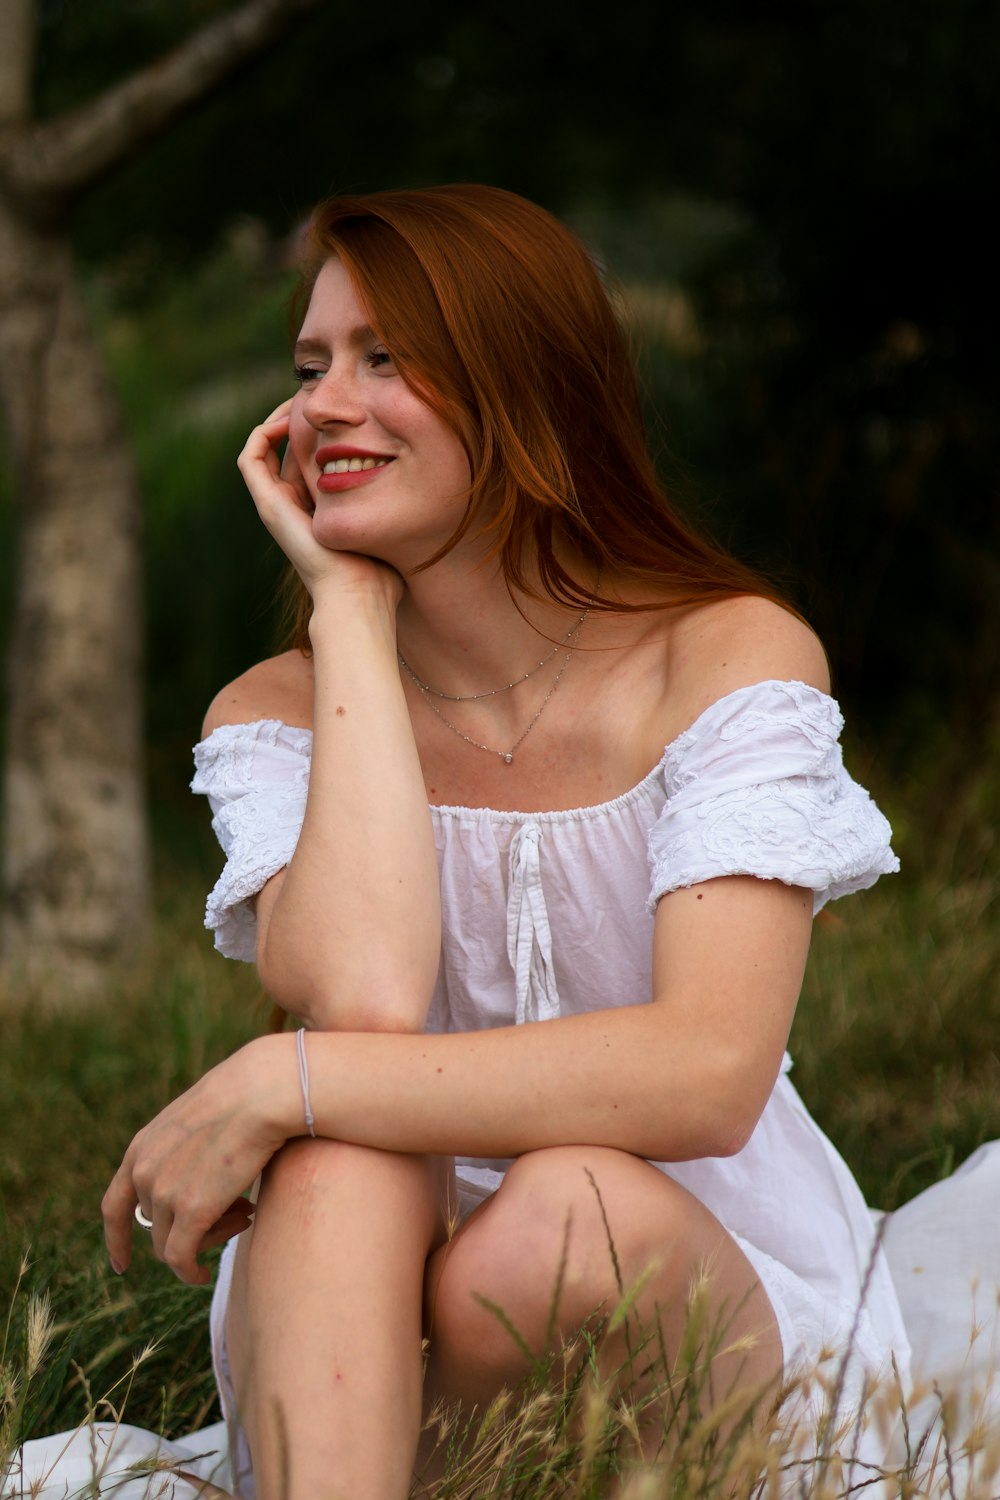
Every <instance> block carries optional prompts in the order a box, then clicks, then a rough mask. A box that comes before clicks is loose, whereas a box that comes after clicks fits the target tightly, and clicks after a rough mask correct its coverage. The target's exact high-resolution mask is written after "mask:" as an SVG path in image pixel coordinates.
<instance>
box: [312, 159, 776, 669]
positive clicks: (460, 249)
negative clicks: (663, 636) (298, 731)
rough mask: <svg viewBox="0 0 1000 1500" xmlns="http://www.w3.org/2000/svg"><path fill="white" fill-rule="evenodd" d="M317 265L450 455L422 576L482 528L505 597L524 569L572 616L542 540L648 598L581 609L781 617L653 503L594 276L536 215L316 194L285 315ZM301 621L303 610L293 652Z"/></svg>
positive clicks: (643, 449) (574, 597)
mask: <svg viewBox="0 0 1000 1500" xmlns="http://www.w3.org/2000/svg"><path fill="white" fill-rule="evenodd" d="M334 256H335V257H337V258H339V259H340V260H341V261H342V262H343V264H344V266H345V267H346V269H347V271H348V274H349V275H350V277H351V279H352V281H353V282H354V285H355V288H356V290H357V292H358V295H359V298H360V300H361V301H362V303H363V304H364V305H365V307H366V309H367V315H368V317H369V319H370V321H371V323H372V326H373V328H374V330H375V331H376V333H377V334H378V337H379V338H380V339H382V340H384V342H385V344H386V345H387V347H388V348H389V350H390V351H391V353H392V356H393V361H394V363H395V364H396V367H397V368H398V370H399V372H400V374H401V376H402V378H403V379H404V380H406V381H407V383H408V384H409V385H410V386H411V387H412V388H413V389H414V390H415V391H416V392H417V393H418V394H419V395H420V396H421V398H422V399H423V400H424V401H426V402H427V404H428V405H429V406H430V407H432V408H433V409H434V410H435V411H436V412H437V413H438V415H439V416H441V417H442V418H443V420H444V421H446V422H447V423H448V425H449V426H450V427H451V428H452V430H453V431H454V432H455V433H456V434H457V435H458V437H459V438H460V439H461V441H462V443H463V445H464V447H465V449H466V453H467V454H468V458H469V464H470V468H471V472H472V487H471V491H470V501H469V506H468V509H467V512H466V515H465V518H464V520H463V522H462V524H461V525H460V526H459V528H458V530H457V531H456V532H455V534H454V535H453V536H452V537H451V538H450V539H449V541H448V542H447V543H446V544H445V546H444V547H443V548H441V549H440V551H438V552H437V553H435V555H434V556H433V557H431V558H428V559H427V560H426V562H425V563H424V564H423V566H424V567H429V566H431V565H432V564H433V563H434V562H437V561H438V560H439V558H441V557H442V556H444V555H445V553H447V552H448V551H449V550H450V548H451V547H452V546H454V545H455V544H456V543H457V541H458V540H459V538H460V537H461V536H463V535H465V534H466V533H467V532H468V531H469V529H470V528H471V527H473V526H475V525H476V524H477V523H479V524H482V525H488V527H489V528H490V529H491V530H492V531H493V546H494V553H495V555H496V556H497V557H498V558H499V561H500V565H501V567H502V569H503V573H504V576H505V577H506V579H507V582H508V585H509V586H511V587H512V588H518V589H521V590H523V591H525V592H527V593H529V594H530V593H532V592H536V590H535V588H534V586H533V582H532V567H531V565H532V564H535V565H537V569H538V581H539V586H540V588H541V590H542V592H543V594H545V595H547V596H548V597H549V598H551V599H553V600H555V601H557V602H560V603H565V604H568V605H572V606H573V607H574V608H582V607H584V606H585V605H586V604H587V602H588V600H589V598H590V593H591V584H589V583H588V582H587V580H584V579H578V578H575V577H573V576H572V575H571V574H570V573H569V572H567V570H566V569H565V568H564V567H563V565H562V564H561V563H560V561H559V559H558V557H557V549H556V542H557V540H558V539H559V538H560V537H562V538H565V539H566V540H568V541H569V542H570V543H571V544H572V546H573V547H574V548H575V550H576V551H577V553H578V554H580V555H581V556H582V557H583V558H584V559H585V560H586V561H587V562H589V563H590V564H591V567H592V568H595V569H596V568H599V569H600V570H601V572H602V574H603V576H604V577H605V578H609V579H610V578H612V577H615V578H616V579H619V578H620V579H624V580H627V581H629V582H631V583H633V584H637V585H639V586H640V588H641V589H642V590H643V592H644V594H648V595H649V597H648V598H647V599H646V602H645V603H643V604H639V605H621V604H619V603H612V602H610V601H604V602H603V603H602V601H597V603H596V604H595V606H594V607H595V608H602V607H603V608H606V609H609V610H623V609H626V610H627V609H642V608H650V607H654V608H655V607H664V606H666V605H676V604H685V603H694V602H700V601H707V600H710V599H716V598H724V597H727V596H732V595H735V594H748V593H749V594H758V595H762V596H764V597H767V598H771V599H775V600H776V601H777V602H779V603H783V604H784V602H785V601H783V600H781V599H780V598H779V597H778V595H777V594H776V593H775V591H774V589H773V588H772V587H771V586H770V585H769V584H768V583H766V582H765V580H764V579H763V578H761V577H759V576H758V575H757V574H756V573H755V572H754V571H753V570H752V569H750V568H748V567H746V566H744V565H743V564H742V563H740V562H738V561H737V560H736V559H735V558H733V557H731V556H730V555H729V554H728V553H727V552H726V551H725V550H724V549H723V548H722V547H720V546H718V545H717V544H716V543H714V542H713V541H711V540H709V539H708V538H706V537H704V536H702V535H701V534H700V533H699V532H698V531H696V530H695V529H694V528H693V527H692V526H690V525H689V524H688V523H687V522H686V521H685V520H683V518H682V517H681V516H680V515H679V514H678V513H677V511H676V510H675V509H674V507H673V506H672V505H671V503H670V501H669V500H668V498H667V496H666V494H665V493H664V490H663V488H662V486H661V484H660V481H659V478H658V476H657V474H656V470H655V468H654V466H653V461H652V458H651V457H650V454H649V448H648V444H647V440H646V434H645V430H644V425H643V419H642V413H641V407H640V402H639V393H638V386H637V382H636V375H635V369H634V365H633V361H632V358H631V354H630V352H629V349H628V345H627V343H626V339H625V337H624V335H623V333H622V330H621V328H620V327H619V324H618V320H617V318H616V316H615V312H614V310H613V308H612V305H611V303H610V301H609V298H608V296H607V293H606V292H605V290H604V287H603V286H602V284H601V279H600V276H599V274H598V272H597V269H596V268H595V265H594V262H593V260H592V259H591V256H590V255H589V253H588V252H587V250H586V248H585V247H584V245H583V244H582V243H581V242H580V241H579V240H578V239H577V238H576V236H575V235H573V234H572V233H571V232H570V231H569V230H568V229H567V228H565V226H564V225H562V224H560V223H559V222H558V220H556V219H554V218H553V217H552V216H551V215H550V214H548V213H546V212H545V210H544V209H541V208H539V207H537V206H536V205H535V204H533V203H529V202H528V201H527V200H526V199H524V198H520V197H518V196H516V195H515V194H514V193H509V192H506V191H504V190H503V189H501V188H495V187H482V186H471V185H452V186H447V187H436V188H426V189H423V190H414V191H408V190H404V191H398V192H385V193H373V194H370V195H368V196H365V197H342V198H332V199H330V200H328V201H327V202H325V203H321V204H320V205H319V207H318V208H316V210H315V211H314V213H313V215H312V219H311V221H310V224H309V228H308V231H307V234H306V238H305V242H304V255H303V267H302V270H303V274H302V282H301V286H300V289H299V293H298V296H297V298H296V307H297V308H298V310H299V311H300V312H301V311H304V306H305V304H306V303H307V301H308V297H309V294H310V293H311V291H312V287H313V284H314V283H315V280H316V277H317V276H318V274H319V272H320V270H321V269H322V267H323V265H324V264H325V262H326V261H327V260H329V259H330V258H331V257H334ZM486 516H488V517H489V520H488V521H486V520H485V519H483V520H482V521H481V520H480V518H481V517H483V518H485V517H486ZM588 571H589V570H588ZM302 592H303V594H304V590H303V591H302ZM785 607H786V608H787V607H788V606H787V605H785ZM308 608H309V604H308V598H307V597H306V598H304V599H302V600H301V607H300V608H299V611H298V620H297V630H296V637H295V639H296V642H297V643H298V644H301V645H304V644H305V642H306V633H305V625H306V622H307V620H308Z"/></svg>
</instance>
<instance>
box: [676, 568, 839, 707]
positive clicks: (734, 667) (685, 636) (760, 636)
mask: <svg viewBox="0 0 1000 1500" xmlns="http://www.w3.org/2000/svg"><path fill="white" fill-rule="evenodd" d="M671 657H672V661H671V670H670V676H671V679H672V693H673V695H675V701H676V700H680V701H681V702H683V705H684V711H685V716H687V715H689V716H690V719H694V718H696V717H697V715H698V714H700V713H702V712H703V711H704V710H705V709H706V708H708V706H709V705H710V704H712V703H715V702H716V701H717V700H718V699H719V698H724V697H725V695H726V694H727V693H732V692H735V691H736V689H737V688H741V687H752V686H753V684H754V683H757V682H767V681H770V680H771V679H775V680H778V681H785V682H787V681H794V682H805V683H808V684H809V685H810V686H811V687H815V688H818V689H819V690H820V692H823V693H828V692H829V691H830V669H829V664H828V662H827V658H826V653H825V651H824V650H823V647H822V645H821V644H820V641H819V639H818V637H817V636H816V635H815V634H814V632H813V631H812V630H810V628H809V626H808V625H806V624H805V622H804V621H802V620H800V619H799V618H798V616H797V615H793V614H792V613H791V612H790V611H789V610H787V609H783V608H782V607H781V605H780V604H774V603H772V601H771V600H770V599H761V598H757V597H754V596H750V595H741V596H740V597H738V598H735V599H724V600H721V601H719V602H718V603H715V604H708V605H703V606H701V607H700V608H698V609H694V610H691V611H690V612H689V613H686V614H685V616H684V617H683V618H682V619H681V620H679V621H678V623H677V629H676V630H675V632H674V635H673V639H672V650H671Z"/></svg>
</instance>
